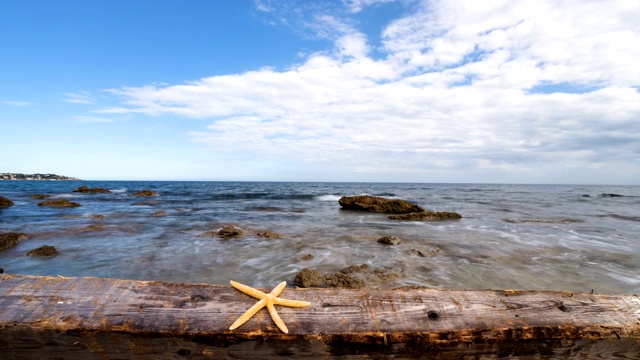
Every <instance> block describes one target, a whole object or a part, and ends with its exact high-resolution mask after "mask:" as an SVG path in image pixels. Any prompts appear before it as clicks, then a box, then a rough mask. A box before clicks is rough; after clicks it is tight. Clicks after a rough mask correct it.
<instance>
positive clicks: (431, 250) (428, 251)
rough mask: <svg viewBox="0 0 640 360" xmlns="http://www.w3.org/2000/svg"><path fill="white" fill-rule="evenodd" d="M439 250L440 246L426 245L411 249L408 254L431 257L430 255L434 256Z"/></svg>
mask: <svg viewBox="0 0 640 360" xmlns="http://www.w3.org/2000/svg"><path fill="white" fill-rule="evenodd" d="M439 252H440V248H437V247H428V248H420V249H411V251H410V252H409V254H410V255H414V256H421V257H432V256H436V255H437V254H438V253H439Z"/></svg>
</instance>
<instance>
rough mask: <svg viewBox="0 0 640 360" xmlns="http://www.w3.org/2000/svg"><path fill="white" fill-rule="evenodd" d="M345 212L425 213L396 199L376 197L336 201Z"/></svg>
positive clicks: (421, 209) (345, 197)
mask: <svg viewBox="0 0 640 360" xmlns="http://www.w3.org/2000/svg"><path fill="white" fill-rule="evenodd" d="M338 203H339V204H340V206H342V208H343V209H345V210H359V211H368V212H375V213H386V214H407V213H412V212H422V211H425V210H424V209H423V208H421V207H420V206H418V205H415V204H412V203H410V202H408V201H404V200H398V199H386V198H383V197H378V196H370V195H361V196H343V197H341V198H340V200H338Z"/></svg>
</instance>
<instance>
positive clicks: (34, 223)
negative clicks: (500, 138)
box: [0, 181, 640, 293]
mask: <svg viewBox="0 0 640 360" xmlns="http://www.w3.org/2000/svg"><path fill="white" fill-rule="evenodd" d="M83 184H86V185H88V186H89V187H103V188H108V189H111V191H112V193H111V194H79V193H73V192H72V190H73V189H75V188H76V187H78V186H80V185H83ZM142 189H150V190H153V191H156V192H157V193H158V194H159V196H157V197H152V198H146V197H134V196H131V194H132V193H134V192H135V191H138V190H142ZM36 193H41V194H51V195H53V198H66V199H68V200H71V201H76V202H78V203H80V204H81V205H82V206H81V207H78V208H72V209H54V208H47V207H40V206H37V203H38V202H40V201H41V200H34V199H31V197H30V196H31V195H33V194H36ZM359 194H371V195H378V196H384V197H390V198H401V199H405V200H409V201H411V202H414V203H416V204H418V205H421V206H423V207H425V208H427V209H430V210H434V211H455V212H458V213H460V214H462V216H463V218H462V219H461V220H457V221H446V222H414V221H393V220H388V219H387V217H386V216H385V215H382V214H371V213H362V212H352V211H343V210H341V209H340V206H339V204H338V202H337V200H338V199H339V198H340V197H341V196H343V195H359ZM611 194H615V195H622V196H613V195H611ZM0 195H2V196H5V197H7V198H10V199H11V200H13V201H14V202H15V204H16V205H15V206H13V207H10V208H8V209H3V210H0V232H8V231H19V232H25V233H27V234H29V235H30V238H29V239H28V240H26V241H24V242H22V243H20V244H19V245H17V246H15V247H13V248H11V249H8V250H5V251H2V252H0V267H1V268H4V270H5V272H7V273H22V274H39V275H63V276H99V277H113V278H127V279H139V280H164V281H182V282H201V283H211V284H225V285H226V284H228V282H229V280H230V279H233V280H236V281H240V282H244V283H246V284H249V285H253V286H260V287H267V288H269V287H272V286H273V284H276V283H278V282H280V281H282V280H287V281H288V282H289V283H290V284H291V283H292V282H293V278H294V277H295V274H296V273H297V272H298V271H300V270H301V269H302V268H305V267H309V268H315V269H317V270H319V271H321V272H323V273H324V272H336V271H339V270H340V269H342V268H345V267H347V266H349V265H354V264H363V263H365V264H368V265H369V267H370V268H371V269H382V270H389V271H395V272H400V273H403V274H404V275H405V276H404V277H401V278H399V279H396V280H395V281H392V282H389V283H384V284H379V285H377V286H381V287H396V286H402V285H426V286H430V287H436V288H466V289H489V288H492V289H498V288H507V289H541V290H542V289H546V290H570V291H591V289H594V291H596V292H610V293H636V292H638V290H639V289H640V241H639V240H640V239H639V235H638V234H640V187H638V186H567V185H562V186H560V185H484V184H394V183H382V184H378V183H261V182H110V181H86V182H77V181H0ZM156 211H165V212H166V213H167V216H163V217H156V216H152V214H153V213H154V212H156ZM94 215H102V216H103V218H95V217H93V216H94ZM226 224H233V225H235V226H237V227H240V228H242V229H243V230H244V231H245V233H246V234H247V235H246V236H244V237H242V238H239V239H220V238H217V237H213V238H212V237H201V236H199V235H201V234H202V233H204V232H205V231H208V230H218V229H220V228H222V227H223V226H224V225H226ZM89 225H97V226H100V227H99V228H97V229H98V230H97V231H96V228H93V231H91V229H86V227H87V226H89ZM267 229H270V230H273V231H275V232H278V233H280V234H282V235H283V236H282V238H279V239H265V238H261V237H258V236H256V235H255V234H256V232H258V231H263V230H267ZM386 235H394V236H397V237H399V238H401V239H402V240H403V242H402V243H401V244H400V245H397V246H386V245H382V244H379V243H377V242H376V240H377V239H378V238H380V237H382V236H386ZM41 245H53V246H55V247H56V248H57V249H58V250H59V251H60V254H59V255H58V256H55V257H52V258H31V257H27V256H25V254H26V252H27V251H29V250H31V249H34V248H37V247H39V246H41ZM434 247H437V248H439V249H441V251H440V252H439V253H438V254H437V255H435V256H433V257H420V256H416V255H413V254H412V253H411V250H412V249H418V250H419V249H430V248H434ZM308 254H311V255H313V259H311V260H305V259H304V257H305V255H308Z"/></svg>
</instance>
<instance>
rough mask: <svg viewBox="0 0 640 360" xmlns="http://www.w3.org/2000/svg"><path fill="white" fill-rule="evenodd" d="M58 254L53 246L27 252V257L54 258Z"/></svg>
mask: <svg viewBox="0 0 640 360" xmlns="http://www.w3.org/2000/svg"><path fill="white" fill-rule="evenodd" d="M58 254H59V253H58V250H56V248H55V246H49V245H44V246H40V247H39V248H37V249H33V250H31V251H29V252H28V253H27V256H54V255H58Z"/></svg>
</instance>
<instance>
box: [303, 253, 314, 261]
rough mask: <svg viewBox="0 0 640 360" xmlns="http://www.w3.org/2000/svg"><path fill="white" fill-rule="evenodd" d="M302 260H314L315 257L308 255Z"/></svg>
mask: <svg viewBox="0 0 640 360" xmlns="http://www.w3.org/2000/svg"><path fill="white" fill-rule="evenodd" d="M302 260H304V261H309V260H313V255H312V254H307V255H305V256H303V257H302Z"/></svg>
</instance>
